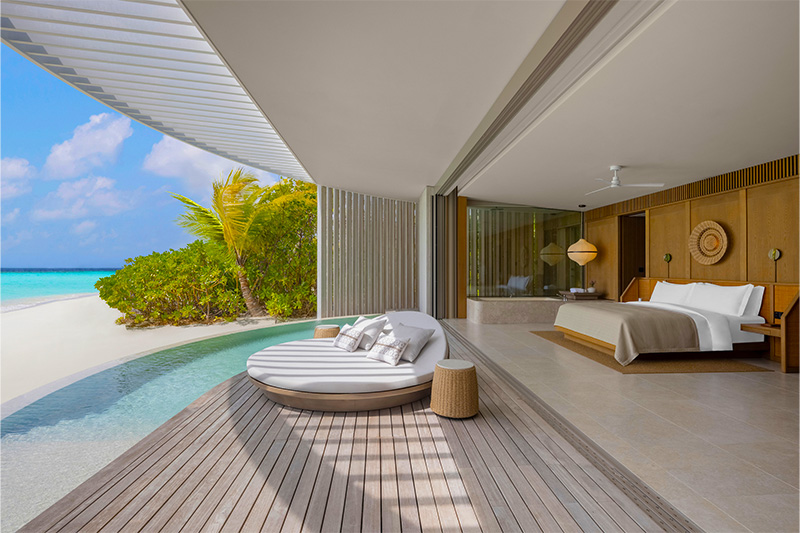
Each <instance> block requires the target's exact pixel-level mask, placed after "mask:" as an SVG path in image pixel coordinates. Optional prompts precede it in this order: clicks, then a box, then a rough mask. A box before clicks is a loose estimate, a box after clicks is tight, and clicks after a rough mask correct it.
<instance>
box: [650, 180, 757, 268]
mask: <svg viewBox="0 0 800 533" xmlns="http://www.w3.org/2000/svg"><path fill="white" fill-rule="evenodd" d="M739 207H740V204H739V192H738V191H732V192H728V193H724V194H716V195H713V196H707V197H705V198H699V199H697V200H692V201H691V227H690V230H689V232H690V233H691V230H692V229H693V228H694V227H695V226H696V225H697V224H699V223H700V222H703V221H704V220H713V221H714V222H716V223H718V224H719V225H720V226H722V228H723V229H724V230H725V233H726V234H727V235H728V250H727V251H726V252H725V256H724V257H723V258H722V259H721V260H720V261H719V262H718V263H715V264H713V265H701V264H700V263H698V262H697V261H695V260H694V259H692V262H691V272H690V275H689V277H690V278H693V279H709V280H744V279H747V276H746V273H745V272H742V268H741V265H742V261H741V259H742V257H741V255H740V254H744V253H746V249H747V242H746V241H743V240H742V239H741V237H740V235H741V233H740V212H739ZM651 231H652V229H651ZM683 246H684V247H685V248H686V249H687V253H688V246H689V244H688V235H687V239H686V241H685V242H684V245H683Z"/></svg>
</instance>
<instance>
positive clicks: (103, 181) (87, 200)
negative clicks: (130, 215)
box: [32, 177, 134, 220]
mask: <svg viewBox="0 0 800 533" xmlns="http://www.w3.org/2000/svg"><path fill="white" fill-rule="evenodd" d="M114 184H115V181H114V180H112V179H109V178H104V177H90V178H84V179H80V180H75V181H69V182H65V183H62V184H61V185H59V186H58V189H57V190H55V191H54V192H51V193H49V194H48V195H47V196H46V197H45V198H44V200H43V201H42V203H41V206H40V207H39V208H37V209H34V211H33V214H32V218H33V219H34V220H60V219H75V218H82V217H86V216H98V215H105V216H110V215H115V214H117V213H120V212H122V211H126V210H128V209H131V208H132V207H133V203H134V197H132V196H130V194H129V193H128V192H126V191H119V190H117V189H116V188H115V187H114Z"/></svg>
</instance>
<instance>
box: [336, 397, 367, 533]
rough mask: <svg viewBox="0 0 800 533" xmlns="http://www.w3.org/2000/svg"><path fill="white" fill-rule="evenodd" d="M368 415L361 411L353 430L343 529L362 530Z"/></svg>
mask: <svg viewBox="0 0 800 533" xmlns="http://www.w3.org/2000/svg"><path fill="white" fill-rule="evenodd" d="M367 422H368V415H367V413H366V412H364V411H360V412H359V413H358V416H357V418H356V426H355V430H354V431H353V451H352V454H351V457H350V471H349V474H348V479H347V494H346V495H345V503H344V513H343V516H342V531H361V518H362V517H361V511H362V508H363V507H362V506H363V504H364V473H365V467H366V457H367Z"/></svg>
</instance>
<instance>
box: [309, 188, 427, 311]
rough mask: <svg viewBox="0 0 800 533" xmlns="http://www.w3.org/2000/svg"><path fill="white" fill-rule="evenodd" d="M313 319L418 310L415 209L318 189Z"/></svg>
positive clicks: (396, 202)
mask: <svg viewBox="0 0 800 533" xmlns="http://www.w3.org/2000/svg"><path fill="white" fill-rule="evenodd" d="M317 198H318V206H317V209H318V217H317V219H318V222H317V224H318V228H317V242H318V257H317V262H318V274H317V276H318V279H317V315H318V316H319V317H320V318H325V317H331V316H347V315H358V314H371V313H383V312H386V311H391V310H401V309H417V308H418V306H419V304H418V299H417V290H418V271H417V223H416V204H415V203H414V202H405V201H401V200H392V199H388V198H378V197H375V196H368V195H365V194H359V193H355V192H350V191H343V190H341V189H333V188H330V187H324V186H319V188H318V192H317Z"/></svg>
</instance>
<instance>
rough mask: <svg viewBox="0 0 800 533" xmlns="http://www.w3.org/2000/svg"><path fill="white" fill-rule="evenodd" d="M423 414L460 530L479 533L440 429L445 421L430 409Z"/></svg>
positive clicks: (467, 498) (461, 482)
mask: <svg viewBox="0 0 800 533" xmlns="http://www.w3.org/2000/svg"><path fill="white" fill-rule="evenodd" d="M424 412H425V416H426V417H427V419H428V427H429V428H430V431H431V437H432V438H433V443H434V446H435V448H436V453H437V454H438V455H439V463H440V464H441V465H442V472H443V474H444V478H445V481H446V482H447V488H448V489H450V497H451V498H452V499H453V505H454V506H455V509H456V515H457V516H458V522H459V524H460V526H461V530H462V531H467V532H474V531H480V529H481V527H480V523H479V522H478V517H477V516H476V514H475V511H474V509H473V508H472V505H471V504H470V500H469V496H468V495H467V491H466V488H465V487H464V483H463V481H462V480H461V477H460V476H459V474H458V469H457V467H456V463H455V460H454V459H453V454H452V452H451V451H450V446H449V445H448V443H447V439H446V437H445V435H444V431H443V430H442V428H441V422H442V421H443V420H446V419H444V418H440V417H438V416H436V415H435V414H434V413H433V411H431V410H430V409H426V410H425V411H424Z"/></svg>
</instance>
